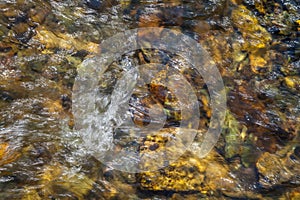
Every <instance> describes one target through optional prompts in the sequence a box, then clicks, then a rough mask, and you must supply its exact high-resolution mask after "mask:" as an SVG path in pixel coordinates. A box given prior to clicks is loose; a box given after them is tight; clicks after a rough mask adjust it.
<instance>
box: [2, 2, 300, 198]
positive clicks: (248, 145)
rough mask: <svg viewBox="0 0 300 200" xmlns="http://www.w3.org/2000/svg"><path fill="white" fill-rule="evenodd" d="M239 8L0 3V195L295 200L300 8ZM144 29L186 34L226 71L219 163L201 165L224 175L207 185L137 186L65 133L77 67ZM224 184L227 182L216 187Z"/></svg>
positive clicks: (227, 5)
mask: <svg viewBox="0 0 300 200" xmlns="http://www.w3.org/2000/svg"><path fill="white" fill-rule="evenodd" d="M258 2H260V1H258ZM238 4H239V3H238ZM240 4H243V5H245V6H246V7H242V6H241V5H235V4H234V3H232V2H229V1H228V2H225V1H214V2H212V1H189V2H186V1H172V2H165V1H158V2H157V3H154V2H148V1H139V2H134V1H132V2H129V1H106V2H104V3H103V2H101V3H99V2H98V1H64V2H61V1H48V2H44V1H1V2H0V9H1V14H0V40H1V41H0V63H1V64H0V176H1V177H0V198H1V199H7V198H10V199H21V198H24V199H51V198H52V199H167V198H172V199H182V198H187V199H193V198H194V199H199V198H208V199H211V198H216V199H218V198H228V199H230V198H234V197H239V198H254V199H255V198H264V199H266V198H270V199H277V198H279V197H281V198H283V199H293V198H294V199H297V198H299V177H298V176H297V174H299V160H300V159H299V152H298V151H297V150H298V148H297V146H298V144H299V137H298V135H299V125H298V124H299V110H300V108H299V105H300V104H299V41H298V39H297V37H298V38H299V35H297V34H298V33H297V30H299V22H297V20H299V14H298V13H299V12H297V11H298V10H299V5H297V3H296V1H288V2H285V3H283V2H281V1H277V4H276V3H275V2H273V1H270V2H269V3H267V4H266V3H263V2H260V3H256V4H253V3H252V2H248V1H243V2H240ZM242 10H244V12H242ZM245 10H246V11H245ZM232 13H233V14H232ZM241 13H245V15H243V14H241ZM275 15H277V16H278V17H277V18H274V16H275ZM237 19H238V20H237ZM245 20H246V21H247V20H248V21H247V23H246V24H248V25H245V24H244V21H245ZM274 20H275V21H274ZM249 24H250V25H249ZM145 26H164V27H168V28H174V29H176V30H180V31H182V32H183V33H185V34H187V35H189V36H191V37H193V38H194V39H196V40H197V41H199V43H200V44H201V45H202V46H203V47H204V48H206V49H207V51H208V52H209V53H210V54H211V57H212V58H213V60H214V61H215V62H216V64H217V67H218V68H219V70H220V72H221V74H222V77H223V80H224V84H225V86H226V88H227V90H228V93H227V96H228V100H227V101H228V109H229V110H230V115H229V114H228V117H227V123H225V126H224V132H223V134H222V136H221V138H220V139H219V142H218V144H217V145H216V148H215V149H216V151H217V152H218V154H220V156H217V157H212V158H207V159H205V160H204V161H203V162H204V163H205V162H211V163H212V165H213V166H214V168H215V169H217V170H219V171H222V170H223V169H226V170H227V171H229V172H230V173H231V174H232V175H231V176H229V177H227V176H225V175H224V177H222V174H221V175H216V174H215V172H213V171H206V172H204V173H203V174H204V176H205V177H206V182H204V183H203V185H204V186H207V187H208V188H209V189H207V188H203V189H202V190H200V191H189V190H188V189H187V190H186V191H180V190H179V189H178V188H177V190H178V191H176V189H174V188H176V183H175V184H174V186H172V185H171V186H170V187H169V188H168V187H164V185H163V183H161V182H157V185H159V186H158V187H157V188H160V189H158V190H156V189H155V187H150V186H149V185H147V184H144V185H142V186H141V179H142V178H141V177H140V176H139V175H134V174H128V173H123V172H118V171H114V170H112V169H110V168H107V167H106V166H104V165H103V164H101V162H99V161H98V160H96V159H95V158H94V157H93V156H92V155H91V154H89V152H88V151H87V150H86V149H85V148H83V146H82V143H81V141H80V139H78V136H77V135H76V132H75V133H74V131H73V125H74V124H73V115H72V112H71V106H72V105H71V100H72V87H73V83H74V79H75V76H76V74H77V66H78V65H80V64H81V63H82V61H83V60H86V59H88V57H91V56H93V55H94V54H97V53H98V52H99V49H101V47H100V46H99V44H100V43H101V42H102V41H103V40H104V39H106V38H108V37H110V36H112V35H114V34H116V33H118V32H121V31H124V30H127V29H131V28H137V27H145ZM125 60H126V59H125ZM123 63H126V62H125V61H124V62H123ZM117 74H118V73H115V74H114V73H112V76H113V75H115V76H116V77H115V79H117V78H119V77H117ZM267 153H269V154H270V155H271V156H268V154H267ZM266 157H271V158H272V159H273V161H267V159H266ZM218 160H219V161H218ZM272 162H273V163H277V166H279V167H275V166H273V165H271V164H270V163H272ZM205 166H206V165H205ZM285 168H287V169H289V170H288V171H285ZM208 169H210V170H211V168H209V167H208ZM278 171H279V172H280V173H278ZM267 172H270V173H267ZM201 173H202V172H201ZM209 174H212V175H211V177H210V176H209ZM171 177H172V176H171ZM173 178H174V177H173ZM222 178H223V179H226V178H228V180H229V179H233V180H234V181H235V185H231V186H230V184H229V185H228V184H227V183H228V182H229V181H228V182H226V181H225V183H224V185H220V186H219V187H216V186H215V185H214V184H215V183H216V182H218V181H219V180H220V179H222ZM142 180H143V179H142ZM171 180H173V179H172V178H171ZM183 180H184V179H183ZM178 182H179V181H178ZM186 182H187V183H188V181H186ZM154 185H155V183H154ZM204 186H203V187H204ZM222 187H223V191H225V192H222ZM164 188H165V189H164ZM170 188H171V189H170ZM172 188H173V189H174V190H175V191H174V190H172ZM276 188H281V189H280V190H277V189H276ZM297 195H298V196H297Z"/></svg>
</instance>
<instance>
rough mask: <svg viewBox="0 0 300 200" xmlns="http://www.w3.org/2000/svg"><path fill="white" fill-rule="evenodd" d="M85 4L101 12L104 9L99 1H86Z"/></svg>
mask: <svg viewBox="0 0 300 200" xmlns="http://www.w3.org/2000/svg"><path fill="white" fill-rule="evenodd" d="M85 3H86V5H87V6H88V7H89V8H92V9H94V10H99V9H100V8H101V7H102V3H103V2H102V1H99V0H86V1H85Z"/></svg>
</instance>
